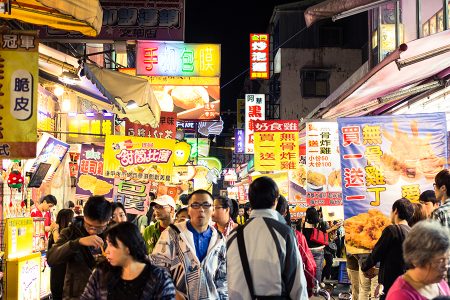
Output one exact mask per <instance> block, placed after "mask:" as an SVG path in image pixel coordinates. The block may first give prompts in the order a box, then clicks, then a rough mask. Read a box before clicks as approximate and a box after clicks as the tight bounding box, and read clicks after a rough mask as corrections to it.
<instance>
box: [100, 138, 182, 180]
mask: <svg viewBox="0 0 450 300" xmlns="http://www.w3.org/2000/svg"><path fill="white" fill-rule="evenodd" d="M174 147H175V140H172V139H154V138H144V137H131V136H119V135H107V136H106V139H105V152H104V160H105V161H104V165H103V176H105V177H110V178H122V179H124V178H128V179H133V180H155V181H167V182H170V180H171V177H172V168H173V156H174V152H173V149H174Z"/></svg>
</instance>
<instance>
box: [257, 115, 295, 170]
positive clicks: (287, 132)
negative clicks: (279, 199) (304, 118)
mask: <svg viewBox="0 0 450 300" xmlns="http://www.w3.org/2000/svg"><path fill="white" fill-rule="evenodd" d="M254 124H255V133H254V136H255V171H260V172H261V171H289V170H295V169H297V168H298V162H299V158H298V155H299V147H298V120H290V121H286V120H279V121H272V120H271V121H255V123H254Z"/></svg>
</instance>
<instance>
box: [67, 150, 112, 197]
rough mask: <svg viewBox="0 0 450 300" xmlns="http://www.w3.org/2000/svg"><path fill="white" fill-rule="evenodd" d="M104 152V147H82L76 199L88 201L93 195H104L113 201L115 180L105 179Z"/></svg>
mask: <svg viewBox="0 0 450 300" xmlns="http://www.w3.org/2000/svg"><path fill="white" fill-rule="evenodd" d="M103 151H104V147H103V146H98V145H94V144H82V145H81V151H80V167H79V169H78V180H77V189H76V192H75V197H76V199H82V200H87V198H89V197H90V196H93V195H104V196H105V198H107V199H109V200H112V197H113V194H112V193H113V184H114V179H111V178H105V177H103V161H104V158H103Z"/></svg>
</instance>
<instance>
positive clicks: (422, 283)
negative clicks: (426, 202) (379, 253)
mask: <svg viewBox="0 0 450 300" xmlns="http://www.w3.org/2000/svg"><path fill="white" fill-rule="evenodd" d="M449 254H450V236H449V231H448V229H447V228H445V227H443V226H441V225H440V224H439V223H437V222H434V221H421V222H419V223H417V224H416V225H414V227H413V228H412V229H411V231H410V232H409V235H408V236H407V237H406V239H405V241H404V243H403V256H404V259H405V263H406V264H407V265H408V266H409V267H410V268H409V269H408V271H406V273H405V274H404V275H402V276H399V277H398V278H397V280H396V281H395V282H394V284H393V285H392V287H391V288H390V289H389V292H388V294H387V300H419V299H424V300H425V299H432V298H434V297H438V296H449V295H450V288H449V286H448V284H447V282H446V281H445V278H446V276H447V268H448V267H449Z"/></svg>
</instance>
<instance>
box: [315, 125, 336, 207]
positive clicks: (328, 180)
mask: <svg viewBox="0 0 450 300" xmlns="http://www.w3.org/2000/svg"><path fill="white" fill-rule="evenodd" d="M338 148H339V135H338V125H337V123H336V122H308V123H307V124H306V169H307V173H306V200H307V202H308V205H317V206H330V205H331V206H335V205H338V206H339V205H342V187H341V186H342V185H341V171H340V167H341V166H340V161H339V149H338Z"/></svg>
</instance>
